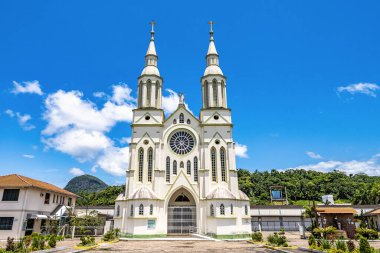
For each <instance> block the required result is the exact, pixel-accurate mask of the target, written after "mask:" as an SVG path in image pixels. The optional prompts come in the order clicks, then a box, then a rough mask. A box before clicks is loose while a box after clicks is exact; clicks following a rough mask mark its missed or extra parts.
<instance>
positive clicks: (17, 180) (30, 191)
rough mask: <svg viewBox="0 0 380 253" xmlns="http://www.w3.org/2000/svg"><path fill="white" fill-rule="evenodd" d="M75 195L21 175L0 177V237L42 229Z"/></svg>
mask: <svg viewBox="0 0 380 253" xmlns="http://www.w3.org/2000/svg"><path fill="white" fill-rule="evenodd" d="M76 198H77V196H76V195H75V194H73V193H71V192H69V191H66V190H63V189H61V188H59V187H57V186H54V185H51V184H48V183H45V182H41V181H38V180H35V179H32V178H28V177H25V176H21V175H16V174H12V175H6V176H0V240H5V239H7V237H8V236H9V237H14V238H16V239H18V238H21V237H23V236H25V235H29V234H31V233H33V232H37V233H40V232H43V230H44V228H46V226H47V225H49V221H50V220H52V219H59V218H60V217H61V216H62V215H63V214H64V213H65V212H66V211H67V207H74V205H75V200H76Z"/></svg>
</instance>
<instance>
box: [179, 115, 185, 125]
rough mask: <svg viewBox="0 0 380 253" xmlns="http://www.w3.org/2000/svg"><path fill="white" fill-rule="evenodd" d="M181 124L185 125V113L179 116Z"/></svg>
mask: <svg viewBox="0 0 380 253" xmlns="http://www.w3.org/2000/svg"><path fill="white" fill-rule="evenodd" d="M179 123H185V116H183V113H181V114H180V115H179Z"/></svg>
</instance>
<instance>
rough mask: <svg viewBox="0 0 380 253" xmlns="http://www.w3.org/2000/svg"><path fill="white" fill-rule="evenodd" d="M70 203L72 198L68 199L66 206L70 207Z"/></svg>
mask: <svg viewBox="0 0 380 253" xmlns="http://www.w3.org/2000/svg"><path fill="white" fill-rule="evenodd" d="M72 201H73V199H72V198H69V199H68V201H67V205H68V206H71V204H72Z"/></svg>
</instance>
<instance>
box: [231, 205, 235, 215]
mask: <svg viewBox="0 0 380 253" xmlns="http://www.w3.org/2000/svg"><path fill="white" fill-rule="evenodd" d="M233 214H234V206H233V205H232V204H231V215H233Z"/></svg>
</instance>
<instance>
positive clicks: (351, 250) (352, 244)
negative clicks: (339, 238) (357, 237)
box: [347, 240, 356, 252]
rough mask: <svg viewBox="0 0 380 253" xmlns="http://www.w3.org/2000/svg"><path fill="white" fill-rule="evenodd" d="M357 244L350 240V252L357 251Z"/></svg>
mask: <svg viewBox="0 0 380 253" xmlns="http://www.w3.org/2000/svg"><path fill="white" fill-rule="evenodd" d="M355 248H356V247H355V243H354V242H353V241H352V240H349V241H348V242H347V249H348V251H349V252H354V251H355Z"/></svg>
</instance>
